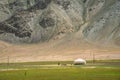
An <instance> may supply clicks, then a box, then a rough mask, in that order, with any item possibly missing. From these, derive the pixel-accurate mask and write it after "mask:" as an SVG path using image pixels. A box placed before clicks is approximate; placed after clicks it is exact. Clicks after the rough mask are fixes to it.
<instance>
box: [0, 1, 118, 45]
mask: <svg viewBox="0 0 120 80" xmlns="http://www.w3.org/2000/svg"><path fill="white" fill-rule="evenodd" d="M77 32H79V35H77V36H78V37H80V38H81V39H83V40H86V41H88V42H90V43H96V44H99V43H100V44H101V43H104V44H107V45H109V44H110V45H115V46H120V1H119V0H1V1H0V39H1V40H3V41H8V42H11V43H37V42H46V41H49V40H59V39H62V38H65V37H67V36H71V35H72V36H75V35H73V34H75V33H77Z"/></svg>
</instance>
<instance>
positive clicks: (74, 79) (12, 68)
mask: <svg viewBox="0 0 120 80" xmlns="http://www.w3.org/2000/svg"><path fill="white" fill-rule="evenodd" d="M58 63H60V64H61V65H58ZM0 80H120V60H108V61H95V62H94V63H93V62H92V61H88V62H87V64H86V65H80V66H75V65H73V64H72V61H59V62H58V61H48V62H27V63H9V64H8V63H7V64H6V63H1V64H0Z"/></svg>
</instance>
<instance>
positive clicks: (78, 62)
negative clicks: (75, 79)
mask: <svg viewBox="0 0 120 80" xmlns="http://www.w3.org/2000/svg"><path fill="white" fill-rule="evenodd" d="M85 64H86V60H84V59H81V58H78V59H76V60H74V65H85Z"/></svg>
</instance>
